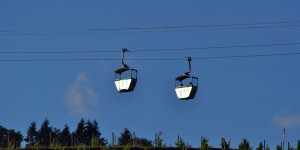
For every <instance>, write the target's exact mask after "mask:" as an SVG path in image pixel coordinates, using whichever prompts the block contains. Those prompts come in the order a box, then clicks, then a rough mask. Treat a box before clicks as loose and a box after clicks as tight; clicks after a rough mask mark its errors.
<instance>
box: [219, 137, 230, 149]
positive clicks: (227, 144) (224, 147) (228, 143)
mask: <svg viewBox="0 0 300 150" xmlns="http://www.w3.org/2000/svg"><path fill="white" fill-rule="evenodd" d="M220 145H221V147H222V150H225V149H229V148H230V140H229V141H228V142H226V140H225V138H222V139H221V143H220Z"/></svg>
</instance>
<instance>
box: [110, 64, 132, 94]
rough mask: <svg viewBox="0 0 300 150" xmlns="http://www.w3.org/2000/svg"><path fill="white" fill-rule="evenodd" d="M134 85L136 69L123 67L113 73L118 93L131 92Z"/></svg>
mask: <svg viewBox="0 0 300 150" xmlns="http://www.w3.org/2000/svg"><path fill="white" fill-rule="evenodd" d="M136 83H137V70H136V69H132V68H127V67H123V68H120V69H117V70H116V71H115V85H116V88H117V90H118V92H119V93H123V92H131V91H133V90H134V88H135V85H136Z"/></svg>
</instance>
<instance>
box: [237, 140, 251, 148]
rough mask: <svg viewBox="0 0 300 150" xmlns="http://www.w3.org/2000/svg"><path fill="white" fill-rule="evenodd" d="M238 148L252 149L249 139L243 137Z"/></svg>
mask: <svg viewBox="0 0 300 150" xmlns="http://www.w3.org/2000/svg"><path fill="white" fill-rule="evenodd" d="M238 150H252V147H250V143H249V141H248V140H247V139H245V138H244V139H243V140H242V142H241V143H240V144H239V148H238Z"/></svg>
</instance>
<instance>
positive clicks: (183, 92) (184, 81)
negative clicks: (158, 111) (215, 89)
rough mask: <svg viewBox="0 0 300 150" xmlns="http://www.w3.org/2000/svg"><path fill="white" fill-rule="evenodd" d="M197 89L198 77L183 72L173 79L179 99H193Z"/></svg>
mask: <svg viewBox="0 0 300 150" xmlns="http://www.w3.org/2000/svg"><path fill="white" fill-rule="evenodd" d="M197 89H198V78H197V77H193V76H190V75H189V74H187V73H185V74H183V75H181V76H178V77H177V78H176V79H175V92H176V95H177V97H178V98H179V99H180V100H189V99H193V98H194V97H195V95H196V93H197Z"/></svg>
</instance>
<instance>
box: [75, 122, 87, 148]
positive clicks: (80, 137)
mask: <svg viewBox="0 0 300 150" xmlns="http://www.w3.org/2000/svg"><path fill="white" fill-rule="evenodd" d="M74 135H75V139H76V140H75V141H76V143H77V144H76V145H84V144H85V121H84V119H83V118H81V119H80V121H79V123H78V124H77V128H76V130H75V134H74Z"/></svg>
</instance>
